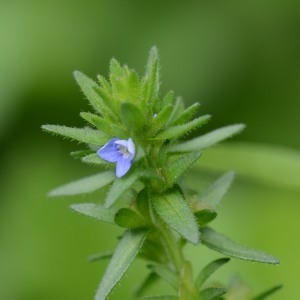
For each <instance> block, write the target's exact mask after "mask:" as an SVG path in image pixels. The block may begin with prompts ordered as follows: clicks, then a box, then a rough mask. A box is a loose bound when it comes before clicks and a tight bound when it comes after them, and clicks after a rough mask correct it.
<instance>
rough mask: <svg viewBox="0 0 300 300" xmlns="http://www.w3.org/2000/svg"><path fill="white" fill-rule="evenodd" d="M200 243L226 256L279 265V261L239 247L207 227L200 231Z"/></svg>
mask: <svg viewBox="0 0 300 300" xmlns="http://www.w3.org/2000/svg"><path fill="white" fill-rule="evenodd" d="M201 241H202V243H203V244H204V245H206V246H207V247H209V248H211V249H213V250H215V251H218V252H220V253H223V254H226V255H228V256H232V257H236V258H240V259H244V260H250V261H254V262H261V263H266V264H275V265H276V264H279V260H278V259H277V258H275V257H274V256H272V255H269V254H266V253H264V252H261V251H257V250H254V249H251V248H248V247H245V246H243V245H239V244H238V243H236V242H233V241H232V240H230V239H229V238H227V237H226V236H224V235H222V234H220V233H217V232H215V231H214V230H213V229H211V228H209V227H205V228H202V229H201Z"/></svg>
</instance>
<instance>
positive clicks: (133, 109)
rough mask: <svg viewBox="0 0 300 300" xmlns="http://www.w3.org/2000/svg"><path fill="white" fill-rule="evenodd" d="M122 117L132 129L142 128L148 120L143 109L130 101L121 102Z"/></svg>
mask: <svg viewBox="0 0 300 300" xmlns="http://www.w3.org/2000/svg"><path fill="white" fill-rule="evenodd" d="M121 118H122V121H123V122H124V124H125V125H126V126H127V128H129V129H130V130H140V129H142V127H143V126H144V124H145V122H146V121H145V117H144V115H143V113H142V112H141V110H140V109H139V108H138V107H137V106H135V105H134V104H132V103H130V102H124V103H122V104H121Z"/></svg>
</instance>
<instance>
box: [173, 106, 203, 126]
mask: <svg viewBox="0 0 300 300" xmlns="http://www.w3.org/2000/svg"><path fill="white" fill-rule="evenodd" d="M199 106H200V104H199V103H198V102H196V103H194V104H193V105H191V106H189V107H188V108H187V109H186V110H185V111H184V112H183V113H182V114H181V115H180V116H179V117H178V118H177V119H176V120H175V121H174V122H173V123H172V125H173V126H174V125H181V124H184V123H186V122H187V121H189V120H190V119H191V118H193V117H194V115H195V114H196V112H197V110H198V108H199Z"/></svg>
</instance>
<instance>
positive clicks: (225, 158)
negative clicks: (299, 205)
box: [195, 142, 300, 191]
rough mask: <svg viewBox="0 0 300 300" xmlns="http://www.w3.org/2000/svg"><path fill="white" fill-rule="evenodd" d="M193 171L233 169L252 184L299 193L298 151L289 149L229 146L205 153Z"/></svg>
mask: <svg viewBox="0 0 300 300" xmlns="http://www.w3.org/2000/svg"><path fill="white" fill-rule="evenodd" d="M195 167H197V168H198V167H199V168H200V167H201V169H202V170H203V169H204V170H208V171H209V172H212V171H214V172H218V173H220V172H224V171H226V170H228V169H230V168H233V169H234V170H236V171H237V173H238V174H239V176H244V177H245V178H247V179H248V180H251V181H252V182H253V183H258V184H260V185H261V184H263V185H266V186H269V187H272V188H276V189H278V188H279V189H286V190H291V191H300V180H299V178H300V151H299V150H296V149H292V148H285V147H280V146H274V145H273V146H270V145H266V144H259V143H242V142H232V143H230V144H229V143H228V144H226V145H218V147H214V148H212V149H210V151H207V152H206V155H205V157H204V158H203V159H201V164H199V165H198V162H197V163H196V165H195ZM280 174H284V176H280Z"/></svg>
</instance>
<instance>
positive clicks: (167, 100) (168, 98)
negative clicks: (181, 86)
mask: <svg viewBox="0 0 300 300" xmlns="http://www.w3.org/2000/svg"><path fill="white" fill-rule="evenodd" d="M174 101H175V95H174V91H168V92H167V93H166V95H165V96H164V97H163V99H162V108H165V107H166V106H169V105H173V103H174ZM172 107H173V106H172Z"/></svg>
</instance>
